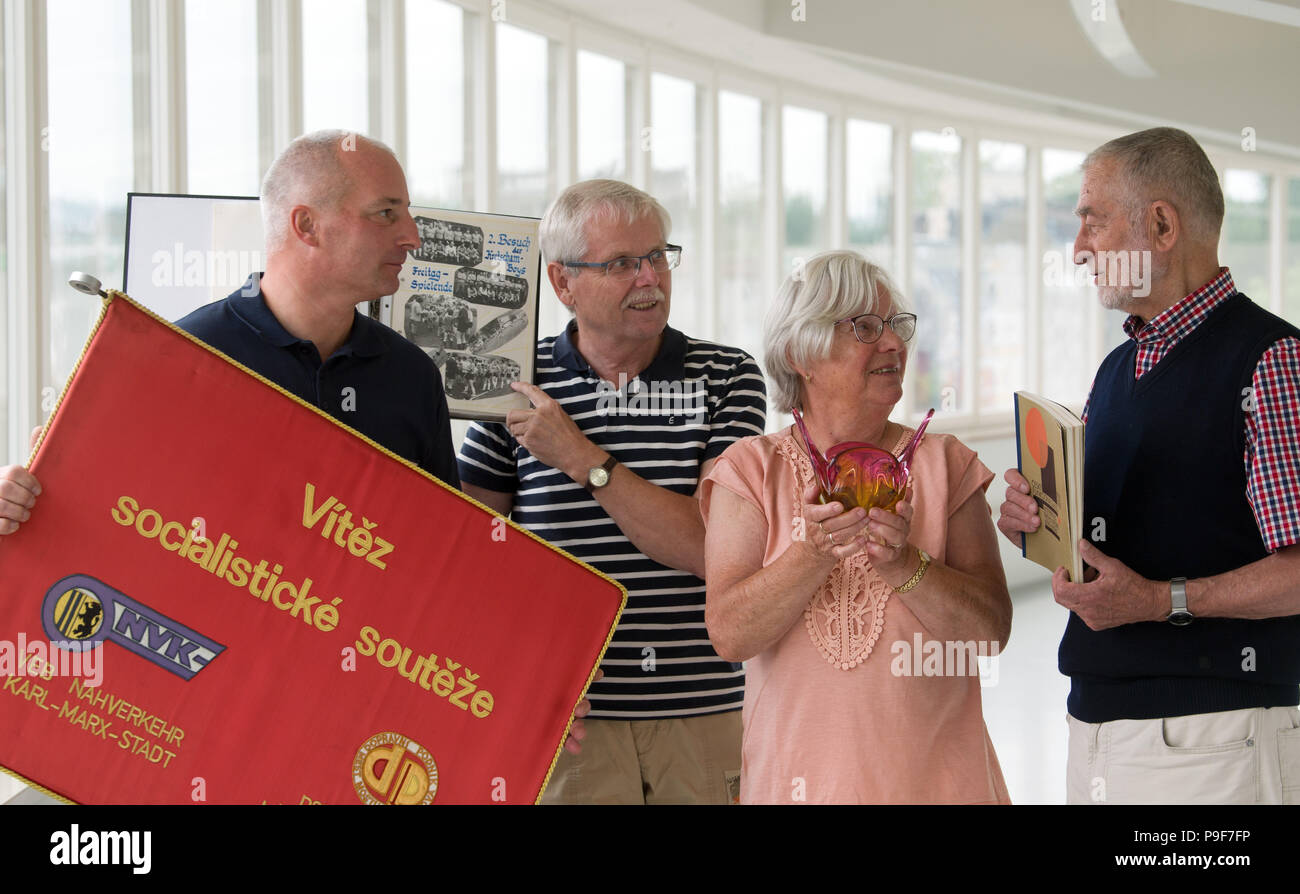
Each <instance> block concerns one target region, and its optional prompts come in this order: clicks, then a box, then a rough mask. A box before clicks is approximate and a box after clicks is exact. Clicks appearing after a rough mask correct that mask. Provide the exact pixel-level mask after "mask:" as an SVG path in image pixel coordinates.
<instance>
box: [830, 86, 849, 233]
mask: <svg viewBox="0 0 1300 894" xmlns="http://www.w3.org/2000/svg"><path fill="white" fill-rule="evenodd" d="M846 120H847V119H846V116H845V113H844V109H843V107H842V106H841V107H840V109H839V110H837V111H835V112H832V113H829V114H828V115H827V116H826V193H827V195H826V214H827V216H828V219H829V220H830V226H829V227H828V228H827V231H826V236H827V239H828V242H829V245H828V246H827V247H829V248H845V247H847V245H848V225H847V219H846V217H845V215H846V214H847V211H846V207H847V205H848V203H847V202H846V201H845V200H844V191H845V189H846V188H847V184H848V174H847V172H846V170H845V168H846V165H847V151H846V150H845V145H844V144H845V141H846V140H847V139H848V136H847V133H848V128H847V126H846V125H845V121H846Z"/></svg>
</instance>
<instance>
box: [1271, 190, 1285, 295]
mask: <svg viewBox="0 0 1300 894" xmlns="http://www.w3.org/2000/svg"><path fill="white" fill-rule="evenodd" d="M1269 177H1270V178H1271V179H1272V183H1273V189H1272V192H1271V193H1270V195H1269V208H1268V212H1269V214H1268V217H1269V225H1268V234H1269V240H1268V291H1269V307H1270V308H1271V309H1272V311H1273V313H1275V314H1277V315H1278V316H1279V317H1280V316H1282V308H1283V306H1284V298H1285V296H1284V295H1283V294H1282V289H1283V287H1284V286H1285V284H1286V270H1285V268H1284V267H1283V262H1284V255H1283V251H1284V249H1283V245H1284V243H1285V241H1286V229H1285V227H1286V200H1285V198H1284V196H1285V194H1286V177H1285V176H1283V174H1282V173H1281V172H1280V171H1272V172H1270V174H1269Z"/></svg>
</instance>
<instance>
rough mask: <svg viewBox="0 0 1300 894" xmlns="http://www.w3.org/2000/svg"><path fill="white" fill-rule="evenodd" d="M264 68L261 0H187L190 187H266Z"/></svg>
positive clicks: (212, 190) (227, 191)
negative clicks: (260, 125) (261, 152)
mask: <svg viewBox="0 0 1300 894" xmlns="http://www.w3.org/2000/svg"><path fill="white" fill-rule="evenodd" d="M257 70H258V59H257V4H256V2H255V0H227V2H225V3H220V4H217V3H209V2H205V0H186V3H185V108H186V110H187V113H186V122H185V123H186V140H185V149H186V153H187V155H188V163H187V165H186V183H187V191H188V192H191V193H196V194H210V195H239V196H255V195H257V194H258V191H259V188H260V186H261V172H260V171H259V169H258V168H259V165H258V157H257V152H258V141H257V121H258V108H257V106H258V89H257V86H258V85H257Z"/></svg>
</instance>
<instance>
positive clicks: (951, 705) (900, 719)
mask: <svg viewBox="0 0 1300 894" xmlns="http://www.w3.org/2000/svg"><path fill="white" fill-rule="evenodd" d="M911 436H912V430H911V429H908V430H907V431H905V432H904V434H903V437H902V438H900V440H899V442H898V444H897V445H896V446H895V448H894V452H895V454H897V453H898V452H899V450H901V448H902V445H903V444H904V443H906V441H907V439H909V438H911ZM992 480H993V473H992V472H990V471H989V470H988V469H987V468H986V467H985V466H984V464H983V463H981V462H980V461H979V458H978V457H977V456H976V455H975V453H974V452H972V451H971V450H969V449H968V448H967V447H965V446H964V445H963V444H962V443H961V442H960V441H958V440H957V439H956V438H954V437H952V436H951V435H944V434H937V433H931V434H927V435H926V437H925V439H924V440H923V441H922V442H921V446H920V448H919V449H918V450H917V453H916V456H915V458H914V460H913V462H912V492H913V494H912V503H913V505H914V507H915V510H916V512H915V515H914V516H913V518H912V529H911V536H910V538H909V539H910V542H911V543H912V544H913V545H915V546H918V547H920V548H921V549H923V550H925V551H926V552H927V553H929V554H930V556H931V557H932V558H933V560H934V561H935V562H939V563H942V562H943V561H944V556H945V554H946V551H947V540H948V521H949V519H950V518H951V517H952V515H953V513H955V512H956V511H957V509H958V508H959V507H960V506H961V505H962V504H964V503H965V502H966V500H967V499H969V498H970V497H971V496H972V495H974V494H982V493H983V492H984V491H985V490H987V489H988V486H989V483H990V482H991V481H992ZM812 481H813V470H812V463H811V462H810V461H809V460H808V457H807V455H806V454H805V453H804V452H803V448H802V443H801V442H799V443H796V436H795V435H794V434H793V429H792V428H791V429H786V430H785V431H782V432H778V433H777V434H772V435H765V436H763V437H752V438H745V439H744V440H742V441H738V442H737V443H735V444H733V445H732V446H731V447H730V448H729V449H728V450H727V452H726V453H724V454H723V455H722V456H721V457H719V459H718V462H717V463H716V464H715V466H714V468H713V470H712V471H711V472H710V474H709V475H708V476H707V477H706V478H705V480H704V482H703V485H702V488H701V497H700V506H701V509H702V511H703V513H704V520H705V524H715V525H716V524H726V523H727V520H726V519H725V518H716V517H715V518H712V519H710V518H709V509H710V498H711V496H712V494H713V486H714V485H721V486H722V487H725V488H726V489H727V490H729V491H731V492H732V493H734V494H736V495H737V496H738V497H740V498H741V499H743V500H745V501H747V502H749V503H752V504H753V505H754V506H755V507H756V508H757V509H758V510H759V511H760V512H761V513H762V514H763V517H764V518H765V519H766V520H767V541H766V544H765V551H764V556H763V565H764V566H765V567H766V566H767V565H770V564H771V563H772V562H774V561H775V560H776V559H777V558H778V557H779V556H780V555H781V554H782V553H783V552H785V550H786V549H787V548H788V547H789V546H790V543H791V534H792V532H793V531H794V529H795V527H796V526H802V524H803V518H802V499H801V495H802V493H803V492H804V490H805V489H806V488H807V486H808V485H809V484H811V483H812ZM906 600H907V596H906V595H903V596H898V595H895V594H894V591H893V589H892V588H891V587H890V586H889V585H888V584H887V583H885V581H884V580H883V579H881V578H880V577H879V576H877V575H876V573H875V571H874V569H873V568H872V567H871V563H870V561H869V560H868V558H867V555H866V553H865V552H862V553H858V554H857V555H855V556H852V557H850V558H848V559H844V560H842V561H840V563H839V564H838V565H837V566H836V567H835V568H834V569H833V570H832V571H831V573H830V575H829V577H828V578H827V579H826V581H825V582H824V583H823V584H822V586H821V588H820V589H818V591H817V593H816V594H815V595H814V596H813V598H812V600H811V601H810V602H809V604H808V607H807V608H806V609H805V610H804V616H803V620H802V622H801V623H796V624H794V625H793V626H792V627H791V628H790V629H789V630H788V631H786V633H785V635H784V636H782V637H781V638H780V639H779V640H777V641H776V642H775V643H774V644H773V645H772V646H770V647H769V648H768V649H767V651H765V652H763V653H762V654H760V655H757V656H755V657H754V658H752V659H750V660H749V661H748V662H746V665H745V676H746V680H745V708H744V715H743V716H744V741H743V764H742V768H741V780H740V800H741V802H742V803H747V804H789V803H797V802H800V801H807V802H809V803H814V802H815V803H923V804H924V803H972V804H985V803H999V804H1007V803H1010V799H1009V797H1008V795H1007V788H1006V783H1005V782H1004V781H1003V779H1002V769H1001V767H999V766H998V759H997V755H996V754H995V753H994V751H993V743H992V741H991V740H990V739H989V735H988V730H987V729H986V728H985V726H984V715H983V710H982V707H981V702H980V681H979V669H978V666H977V663H976V661H975V657H974V656H975V655H980V654H983V655H988V654H996V653H997V648H998V646H997V645H994V644H987V643H978V642H975V641H973V640H971V641H966V642H963V643H957V642H943V641H938V640H937V638H936V637H935V636H934V635H933V634H931V633H930V631H928V630H927V629H926V628H925V626H924V625H923V624H921V622H920V621H918V620H917V618H916V616H915V615H913V614H912V612H911V611H910V610H909V609H908V607H907V604H906Z"/></svg>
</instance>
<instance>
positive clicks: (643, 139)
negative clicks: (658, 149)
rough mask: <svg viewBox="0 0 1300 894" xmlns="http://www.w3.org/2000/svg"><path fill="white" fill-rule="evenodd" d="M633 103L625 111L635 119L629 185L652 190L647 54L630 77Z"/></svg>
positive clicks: (651, 133) (652, 146)
mask: <svg viewBox="0 0 1300 894" xmlns="http://www.w3.org/2000/svg"><path fill="white" fill-rule="evenodd" d="M632 84H633V86H632V97H633V100H634V102H633V104H632V107H631V108H629V110H628V114H629V115H630V116H631V118H632V121H633V122H635V124H634V126H633V133H632V150H633V151H632V154H631V155H629V156H628V175H629V176H630V177H631V179H632V185H633V186H636V187H638V188H639V189H644V190H647V191H653V190H651V183H650V171H651V166H652V164H653V159H652V158H651V157H650V156H651V152H652V150H653V148H654V131H653V129H652V128H653V127H654V122H652V121H651V120H650V57H649V55H647V54H644V53H643V54H642V55H641V58H640V60H639V62H638V64H637V69H636V74H635V75H634V76H633V78H632Z"/></svg>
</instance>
